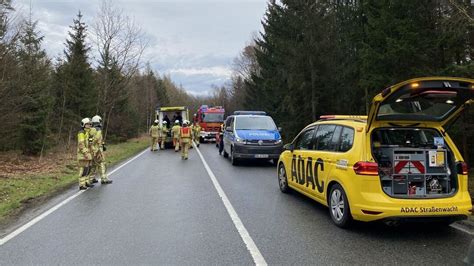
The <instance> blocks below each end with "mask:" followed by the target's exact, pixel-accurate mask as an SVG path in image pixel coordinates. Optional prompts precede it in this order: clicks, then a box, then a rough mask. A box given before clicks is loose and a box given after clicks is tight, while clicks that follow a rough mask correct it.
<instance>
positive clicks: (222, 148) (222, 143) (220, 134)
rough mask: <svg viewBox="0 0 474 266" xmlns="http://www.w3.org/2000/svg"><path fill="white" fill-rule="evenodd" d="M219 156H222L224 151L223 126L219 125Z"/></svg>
mask: <svg viewBox="0 0 474 266" xmlns="http://www.w3.org/2000/svg"><path fill="white" fill-rule="evenodd" d="M218 145H219V155H221V154H222V151H223V150H224V124H222V125H221V130H220V132H219V144H218Z"/></svg>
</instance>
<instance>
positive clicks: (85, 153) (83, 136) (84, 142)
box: [77, 128, 92, 160]
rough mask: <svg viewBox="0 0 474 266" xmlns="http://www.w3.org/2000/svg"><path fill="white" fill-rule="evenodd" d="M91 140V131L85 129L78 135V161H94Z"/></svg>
mask: <svg viewBox="0 0 474 266" xmlns="http://www.w3.org/2000/svg"><path fill="white" fill-rule="evenodd" d="M90 138H91V136H90V129H87V128H84V129H81V130H80V131H79V133H77V160H92V153H91V149H90V144H91V143H90V142H91V139H90Z"/></svg>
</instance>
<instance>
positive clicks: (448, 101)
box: [278, 77, 474, 227]
mask: <svg viewBox="0 0 474 266" xmlns="http://www.w3.org/2000/svg"><path fill="white" fill-rule="evenodd" d="M473 98H474V80H473V79H461V78H444V77H433V78H419V79H412V80H408V81H405V82H402V83H399V84H396V85H394V86H391V87H389V88H387V89H385V90H384V91H382V93H380V94H378V95H377V96H375V98H374V99H373V101H372V106H371V109H370V112H369V115H368V116H337V115H336V116H323V117H321V120H319V121H317V122H315V123H312V124H310V125H308V126H307V127H306V128H304V129H303V130H302V131H301V132H300V133H299V135H298V136H297V137H296V138H295V139H294V140H293V141H292V142H291V143H290V144H287V145H285V151H284V152H283V153H282V154H281V156H280V160H279V163H278V180H279V186H280V190H281V191H282V192H287V191H288V190H289V189H290V188H291V189H293V190H295V191H298V192H300V193H302V194H304V195H306V196H308V197H310V198H312V199H314V200H316V201H317V202H319V203H321V204H323V205H325V206H328V207H329V214H330V216H331V218H332V220H333V222H334V223H335V224H336V225H338V226H340V227H347V226H348V225H349V224H350V222H351V221H352V220H353V219H354V220H359V221H366V222H368V221H376V220H384V221H386V222H387V223H398V222H400V221H406V220H415V219H417V220H421V219H423V220H437V221H441V222H443V223H445V224H449V223H451V222H453V221H456V220H460V219H466V218H467V217H468V215H471V214H472V202H471V197H470V196H469V192H468V186H467V179H468V173H467V172H468V167H467V164H466V163H465V162H464V160H463V158H462V156H461V154H460V153H459V151H458V149H457V148H456V145H455V144H454V142H453V141H452V140H451V138H450V137H449V135H448V134H447V133H446V130H445V128H444V126H445V125H446V124H448V123H452V122H453V121H454V120H455V119H456V118H457V117H458V116H459V115H460V113H461V112H462V110H463V109H464V108H465V107H466V104H467V103H469V102H471V103H472V102H473V100H472V99H473Z"/></svg>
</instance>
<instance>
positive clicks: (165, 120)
mask: <svg viewBox="0 0 474 266" xmlns="http://www.w3.org/2000/svg"><path fill="white" fill-rule="evenodd" d="M163 122H166V124H168V125H171V121H170V119H169V117H168V115H165V118H163Z"/></svg>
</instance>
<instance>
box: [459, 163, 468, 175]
mask: <svg viewBox="0 0 474 266" xmlns="http://www.w3.org/2000/svg"><path fill="white" fill-rule="evenodd" d="M457 170H458V174H461V175H467V174H468V167H467V163H466V162H458V163H457Z"/></svg>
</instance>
